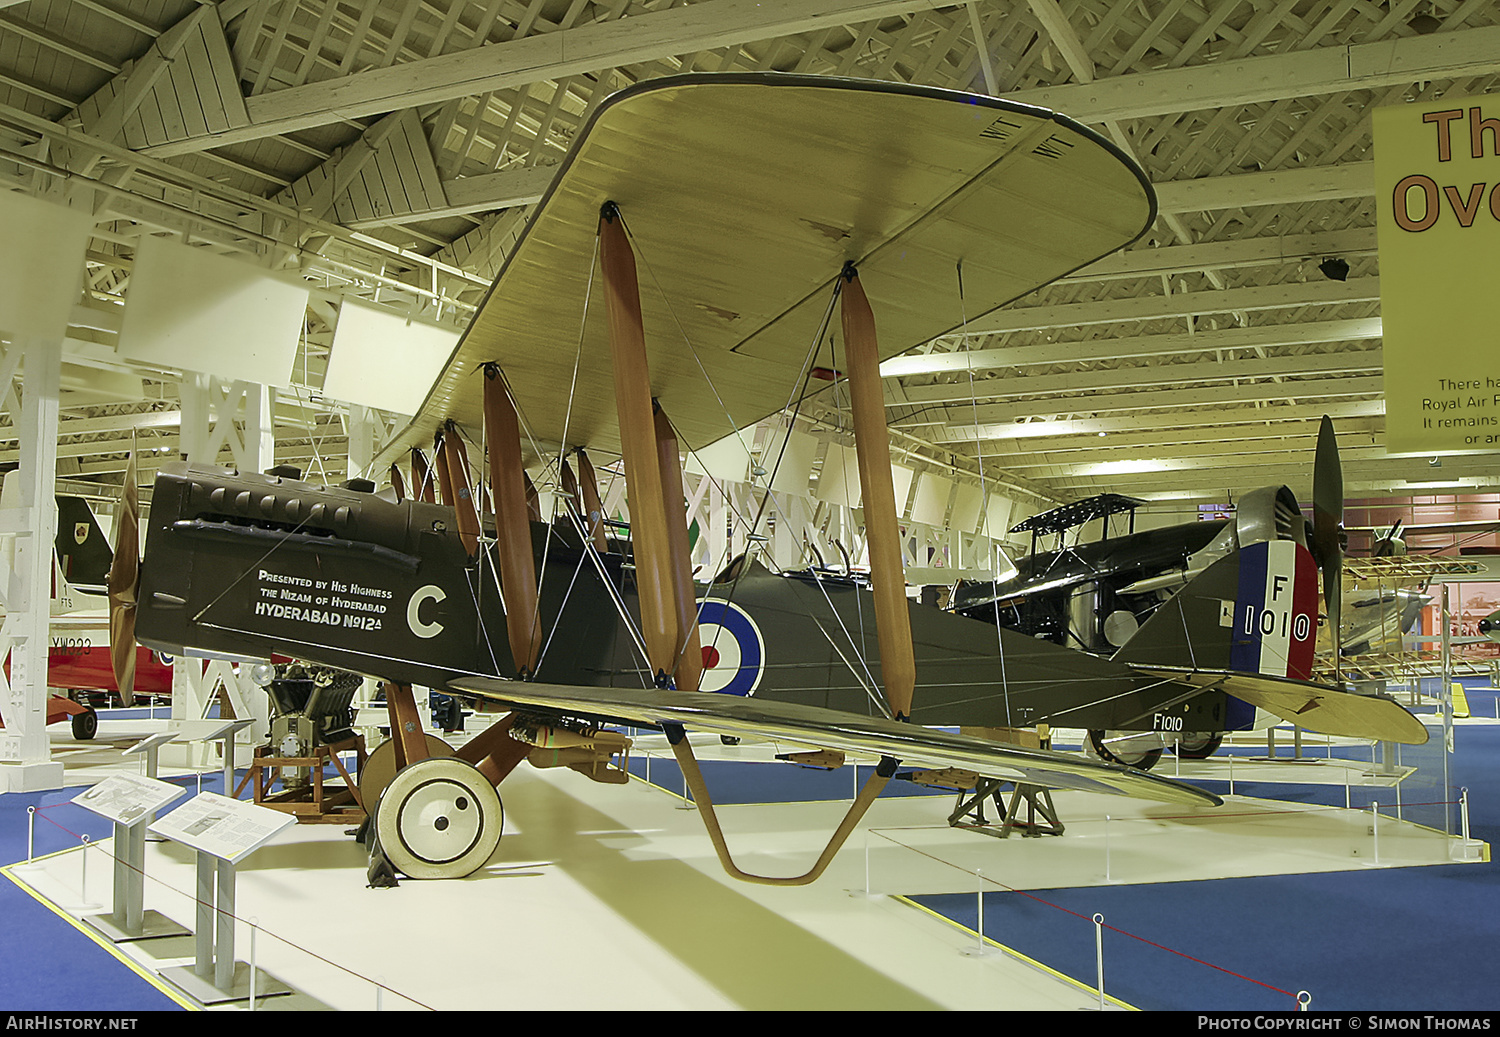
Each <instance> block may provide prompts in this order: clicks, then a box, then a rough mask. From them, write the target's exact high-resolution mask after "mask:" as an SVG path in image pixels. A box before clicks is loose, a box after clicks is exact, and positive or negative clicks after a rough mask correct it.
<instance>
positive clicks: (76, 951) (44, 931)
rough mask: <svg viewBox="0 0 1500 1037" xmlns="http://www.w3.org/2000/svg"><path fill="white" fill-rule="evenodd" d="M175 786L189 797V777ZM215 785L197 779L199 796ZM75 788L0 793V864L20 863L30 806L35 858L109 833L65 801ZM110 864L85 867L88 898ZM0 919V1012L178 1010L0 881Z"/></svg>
mask: <svg viewBox="0 0 1500 1037" xmlns="http://www.w3.org/2000/svg"><path fill="white" fill-rule="evenodd" d="M176 782H177V783H178V784H180V785H182V786H183V787H184V788H185V789H186V790H187V795H189V796H192V795H196V794H197V791H198V784H197V778H196V777H194V778H178V779H176ZM222 785H223V776H222V775H221V774H212V775H204V778H203V790H204V791H205V792H219V791H221V788H222ZM83 789H84V786H79V787H77V788H71V789H61V790H57V791H51V792H29V793H27V792H7V793H5V794H4V795H0V861H4V862H7V863H11V862H21V861H25V860H26V841H27V824H28V819H27V813H26V808H27V807H30V806H34V807H36V808H37V816H36V824H35V842H34V848H33V849H34V853H35V855H36V856H38V857H42V856H45V855H47V854H49V853H55V852H57V851H59V850H65V849H70V848H72V847H75V846H77V845H78V844H79V840H80V837H81V836H84V835H87V836H88V837H89V839H90V840H98V839H107V838H109V837H110V836H112V835H114V828H113V826H112V825H111V824H110V823H109V822H108V821H106V820H104V819H103V818H101V817H99V816H98V815H96V814H93V813H91V812H89V811H87V810H85V809H83V808H82V807H79V806H74V805H73V804H72V803H71V802H70V800H72V798H73V797H74V796H76V795H78V794H79V793H80V792H82V791H83ZM76 856H77V855H76V854H75V855H74V857H75V858H76ZM110 865H111V861H110V859H109V858H107V857H106V856H105V855H104V854H97V856H96V857H95V858H94V859H93V860H91V861H90V862H89V874H88V883H89V890H90V892H91V893H93V892H94V891H96V890H97V891H101V892H102V891H103V890H106V889H107V888H108V885H109V882H110ZM0 918H4V919H5V926H4V937H3V938H0V1010H3V1011H49V1010H50V1011H59V1010H68V1009H85V1010H88V1011H95V1012H155V1011H175V1010H178V1009H179V1008H180V1006H179V1005H178V1004H177V1003H176V1002H175V1001H173V1000H172V999H171V998H169V997H168V996H167V995H165V994H163V993H162V992H161V991H160V990H158V989H157V988H156V987H154V986H152V985H151V984H150V983H148V982H147V981H146V980H145V979H142V978H141V977H140V976H139V975H137V974H136V973H135V972H134V971H133V970H132V969H131V968H130V967H129V966H128V965H126V964H125V963H124V962H122V961H121V960H120V959H119V958H117V957H115V955H114V954H112V953H111V952H110V951H109V950H106V949H105V948H104V947H103V946H101V945H100V944H99V943H98V942H96V941H95V940H94V939H93V937H91V936H90V935H88V934H86V933H84V932H82V931H80V930H79V929H78V928H77V927H76V926H74V925H72V924H71V923H69V922H67V921H64V920H63V919H62V918H60V917H59V916H58V915H57V914H56V913H55V912H54V911H53V910H52V909H51V908H49V907H47V906H45V905H44V904H42V903H40V902H39V901H37V899H36V898H35V897H33V896H31V894H29V893H27V892H26V891H25V890H24V889H22V888H21V887H20V886H18V885H16V884H15V883H14V882H12V881H9V880H7V879H3V878H0Z"/></svg>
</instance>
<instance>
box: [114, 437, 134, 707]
mask: <svg viewBox="0 0 1500 1037" xmlns="http://www.w3.org/2000/svg"><path fill="white" fill-rule="evenodd" d="M135 481H136V475H135V449H134V448H132V449H131V451H130V460H129V461H128V462H127V463H126V466H125V499H124V507H122V508H121V509H120V514H119V516H118V517H117V518H116V520H115V556H114V558H113V559H112V560H111V561H110V563H109V579H108V581H107V586H108V589H109V661H110V665H111V666H112V667H113V668H114V672H115V686H116V687H117V688H119V689H120V701H121V702H123V703H124V704H125V705H127V706H131V705H134V704H135V604H136V598H137V591H138V590H139V588H140V583H141V556H140V520H141V514H140V510H141V509H140V499H139V497H138V495H137V492H136V486H135Z"/></svg>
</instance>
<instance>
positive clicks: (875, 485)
mask: <svg viewBox="0 0 1500 1037" xmlns="http://www.w3.org/2000/svg"><path fill="white" fill-rule="evenodd" d="M841 277H842V279H843V282H844V283H843V288H842V292H841V300H842V301H841V303H840V306H841V315H842V320H843V329H844V354H845V365H846V366H847V367H848V370H849V400H850V407H851V410H852V411H853V417H854V445H855V450H856V453H857V454H858V457H859V481H860V485H861V486H862V487H863V488H864V511H865V535H866V537H867V540H868V543H869V545H870V585H871V590H872V591H873V593H874V596H875V624H876V632H877V635H878V641H879V644H880V675H881V680H882V681H883V682H884V684H885V697H886V702H887V703H888V704H889V705H890V707H891V716H893V717H895V718H896V719H897V720H905V719H908V718H909V717H910V716H911V702H912V694H913V691H914V690H915V688H916V683H917V663H916V658H915V655H914V653H913V651H912V644H911V613H910V612H909V611H908V609H909V606H908V605H907V601H906V574H905V570H904V569H903V568H902V567H901V528H900V524H899V513H898V512H897V510H896V490H895V487H894V485H893V484H892V482H891V448H890V443H889V441H888V439H887V431H886V422H885V395H884V392H883V390H882V389H881V383H880V346H879V343H878V342H877V340H876V337H875V314H874V312H873V311H872V310H871V309H870V301H869V299H868V298H866V296H865V290H864V288H863V287H862V286H861V285H860V283H859V272H858V271H857V270H855V269H854V266H853V265H852V264H849V265H846V266H845V267H844V271H843V273H842V275H841Z"/></svg>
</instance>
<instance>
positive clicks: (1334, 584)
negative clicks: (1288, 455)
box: [1313, 414, 1344, 665]
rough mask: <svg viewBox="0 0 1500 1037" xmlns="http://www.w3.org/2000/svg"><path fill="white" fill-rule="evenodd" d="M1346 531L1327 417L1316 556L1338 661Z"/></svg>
mask: <svg viewBox="0 0 1500 1037" xmlns="http://www.w3.org/2000/svg"><path fill="white" fill-rule="evenodd" d="M1343 527H1344V471H1343V467H1342V466H1341V465H1340V464H1339V444H1338V440H1337V438H1336V437H1335V436H1334V434H1333V419H1332V418H1330V417H1328V415H1326V414H1325V415H1323V424H1322V427H1321V428H1319V429H1318V449H1317V454H1316V455H1315V457H1314V459H1313V556H1314V557H1315V558H1316V559H1317V562H1318V568H1320V569H1322V571H1323V604H1324V608H1325V610H1326V611H1327V613H1328V625H1329V629H1330V631H1331V634H1332V638H1333V645H1334V658H1335V660H1337V658H1338V646H1339V617H1340V600H1339V589H1340V588H1339V579H1340V570H1341V569H1342V568H1343V563H1344V545H1343V542H1342V538H1343ZM1335 665H1337V663H1336V662H1335Z"/></svg>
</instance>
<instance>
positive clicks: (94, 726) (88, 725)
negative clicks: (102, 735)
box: [68, 709, 99, 742]
mask: <svg viewBox="0 0 1500 1037" xmlns="http://www.w3.org/2000/svg"><path fill="white" fill-rule="evenodd" d="M68 719H69V721H70V722H71V724H72V727H73V737H74V738H76V739H78V740H79V741H80V742H86V741H88V740H89V739H90V738H93V737H94V736H95V735H96V734H98V733H99V714H98V713H95V712H94V711H93V710H92V709H86V710H84V711H83V712H82V713H74V714H73V715H72V716H71V717H69V718H68Z"/></svg>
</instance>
